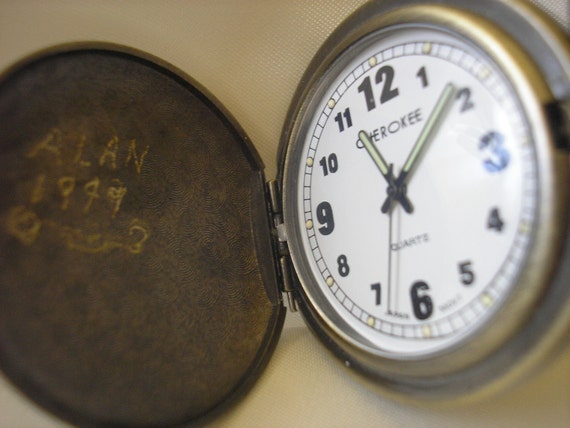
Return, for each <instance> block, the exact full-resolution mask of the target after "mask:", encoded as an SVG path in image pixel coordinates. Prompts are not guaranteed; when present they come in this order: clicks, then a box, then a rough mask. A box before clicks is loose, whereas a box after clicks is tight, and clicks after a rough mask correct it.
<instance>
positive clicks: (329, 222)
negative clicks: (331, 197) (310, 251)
mask: <svg viewBox="0 0 570 428" xmlns="http://www.w3.org/2000/svg"><path fill="white" fill-rule="evenodd" d="M317 220H318V221H319V223H320V224H322V226H321V227H319V232H321V234H323V235H330V234H331V233H333V230H334V215H333V210H332V207H331V204H329V203H328V202H327V201H324V202H321V203H320V204H319V205H317Z"/></svg>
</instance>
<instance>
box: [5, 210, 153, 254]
mask: <svg viewBox="0 0 570 428" xmlns="http://www.w3.org/2000/svg"><path fill="white" fill-rule="evenodd" d="M46 227H49V228H51V229H52V230H55V231H56V232H57V234H58V235H59V236H60V237H61V239H62V241H63V243H64V244H65V246H66V248H67V249H69V250H75V251H79V252H82V253H88V254H97V253H105V252H109V251H111V250H113V249H115V248H120V249H123V250H125V251H127V252H129V253H131V254H140V253H141V252H142V251H143V248H144V244H145V242H146V241H147V240H148V239H149V238H150V230H149V227H148V226H147V225H146V224H145V223H144V222H143V221H141V220H139V219H134V220H132V221H131V223H130V224H129V227H128V229H127V235H128V236H127V237H110V238H109V237H104V236H103V235H102V234H101V233H86V232H85V231H83V230H82V229H79V228H73V227H69V226H64V225H61V224H59V223H57V222H55V221H53V220H41V219H40V218H39V217H38V215H37V214H36V213H35V212H34V211H32V210H30V209H28V208H27V207H25V206H23V205H19V206H16V207H13V208H11V209H10V210H9V211H8V216H7V218H6V222H5V228H6V232H7V233H8V234H9V235H11V236H13V237H14V238H16V239H18V240H19V241H20V242H21V243H22V244H24V245H27V246H29V245H32V244H33V243H34V242H35V241H36V240H37V239H38V237H39V235H40V231H41V230H42V228H46Z"/></svg>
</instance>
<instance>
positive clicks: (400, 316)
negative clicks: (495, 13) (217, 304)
mask: <svg viewBox="0 0 570 428" xmlns="http://www.w3.org/2000/svg"><path fill="white" fill-rule="evenodd" d="M301 147H302V148H301V149H300V153H301V155H300V159H301V160H300V162H301V166H300V167H299V168H298V172H297V176H296V177H295V180H296V186H297V188H296V200H295V203H296V205H297V224H296V226H295V227H296V228H298V234H299V236H300V237H301V238H300V239H301V243H302V244H301V245H302V247H303V251H304V253H305V254H306V259H307V260H306V263H307V265H308V267H309V270H310V272H311V275H312V277H313V278H314V281H312V282H311V284H310V285H308V286H307V287H306V288H307V293H308V295H309V297H310V298H313V299H315V300H324V301H325V302H326V305H324V306H325V307H326V308H327V309H323V316H324V317H325V318H327V319H329V320H334V319H339V318H340V319H342V320H343V323H345V325H347V326H349V328H348V329H345V330H344V331H338V333H339V334H340V335H342V336H346V335H348V336H350V340H352V341H356V342H359V343H361V344H363V345H365V346H368V347H369V346H372V347H374V348H376V349H378V350H379V351H381V352H385V353H388V354H390V355H392V354H393V355H396V356H398V355H400V356H413V355H416V356H417V355H425V354H428V353H432V352H436V351H438V350H441V349H443V348H444V347H449V346H456V345H458V344H460V343H461V341H462V340H464V339H465V338H466V337H467V336H468V335H469V334H470V333H471V332H473V331H475V330H476V329H478V328H480V327H481V326H483V325H485V324H486V323H487V322H488V320H489V319H490V317H491V316H492V314H493V313H494V312H495V311H496V308H498V307H500V303H501V302H503V301H504V299H506V298H507V296H508V295H509V293H510V291H511V290H512V287H513V286H514V284H515V283H516V282H517V279H518V275H519V272H520V267H521V266H523V265H524V263H525V261H526V256H527V253H528V248H529V245H530V244H531V241H532V231H533V227H534V224H535V219H536V206H537V188H538V185H537V171H536V157H535V153H534V149H533V144H532V136H531V130H530V129H529V126H528V122H527V119H526V117H525V115H524V113H523V111H522V109H521V108H520V102H519V99H518V98H517V95H516V92H515V91H514V90H513V88H512V87H511V85H510V84H509V80H508V79H507V78H506V77H505V75H504V74H503V73H502V71H501V70H500V69H499V68H498V67H497V66H496V65H495V63H494V62H493V61H492V60H491V59H490V58H489V57H488V56H486V55H485V54H483V53H482V52H480V51H479V50H478V49H477V48H475V47H474V46H473V45H472V44H470V43H469V42H468V41H467V40H465V39H463V38H461V37H459V36H458V35H456V34H453V33H447V32H444V31H441V30H437V29H435V28H433V27H430V26H424V27H421V26H420V27H418V26H416V27H413V28H410V27H407V26H405V25H402V26H396V27H394V28H392V29H390V30H388V31H384V32H380V33H376V34H373V35H372V36H369V37H368V38H365V39H363V40H361V41H360V42H359V43H357V44H356V45H355V46H352V47H351V48H350V49H349V50H348V51H346V52H345V53H344V54H343V55H342V56H341V57H340V59H339V60H338V61H337V62H336V63H335V65H333V67H331V68H330V70H329V72H328V75H326V76H325V79H323V80H322V83H321V84H320V86H319V87H318V89H317V91H316V95H315V97H314V99H313V109H312V113H311V120H310V121H308V127H306V131H305V133H304V134H303V135H302V143H301ZM332 324H334V322H332ZM347 330H349V331H350V333H349V332H348V331H347Z"/></svg>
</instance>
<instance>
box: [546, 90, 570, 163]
mask: <svg viewBox="0 0 570 428" xmlns="http://www.w3.org/2000/svg"><path fill="white" fill-rule="evenodd" d="M546 115H547V117H548V120H549V122H550V126H551V127H552V132H553V134H554V143H555V145H556V147H557V148H558V149H561V150H565V151H567V152H570V99H563V100H557V101H554V102H552V103H550V104H547V105H546Z"/></svg>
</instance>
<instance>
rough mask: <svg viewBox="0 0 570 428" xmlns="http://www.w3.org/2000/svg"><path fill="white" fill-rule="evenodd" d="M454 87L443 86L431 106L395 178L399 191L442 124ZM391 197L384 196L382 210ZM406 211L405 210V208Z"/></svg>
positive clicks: (390, 200) (390, 202)
mask: <svg viewBox="0 0 570 428" xmlns="http://www.w3.org/2000/svg"><path fill="white" fill-rule="evenodd" d="M455 93H456V89H455V86H454V85H453V84H452V83H448V84H447V85H445V88H443V91H442V93H441V95H440V96H439V99H438V100H437V102H436V104H435V107H434V108H433V110H432V112H431V114H430V116H429V118H428V120H427V122H426V124H425V126H424V127H423V129H422V131H421V133H420V135H419V137H418V139H417V140H416V143H415V144H414V147H413V148H412V151H411V152H410V154H409V155H408V159H406V162H405V163H404V167H403V168H402V170H401V171H400V175H399V176H398V178H397V179H396V183H395V184H396V187H397V188H398V189H399V190H400V191H401V188H402V186H404V185H405V183H406V179H407V177H408V176H409V174H410V172H411V171H412V169H413V168H414V166H416V165H417V163H418V160H419V159H420V154H421V153H422V151H423V150H425V148H426V147H427V145H428V143H429V142H431V141H432V140H433V139H434V137H435V135H436V134H437V131H438V129H439V127H440V125H441V124H442V122H443V120H444V119H445V118H446V116H447V113H448V112H449V110H450V107H451V105H452V104H453V101H454V98H455ZM392 199H393V198H391V197H390V196H389V197H388V198H386V201H385V202H384V205H383V206H382V211H385V210H386V211H387V210H388V209H389V208H390V205H391V204H392ZM406 211H407V210H406ZM408 212H411V211H408Z"/></svg>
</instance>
